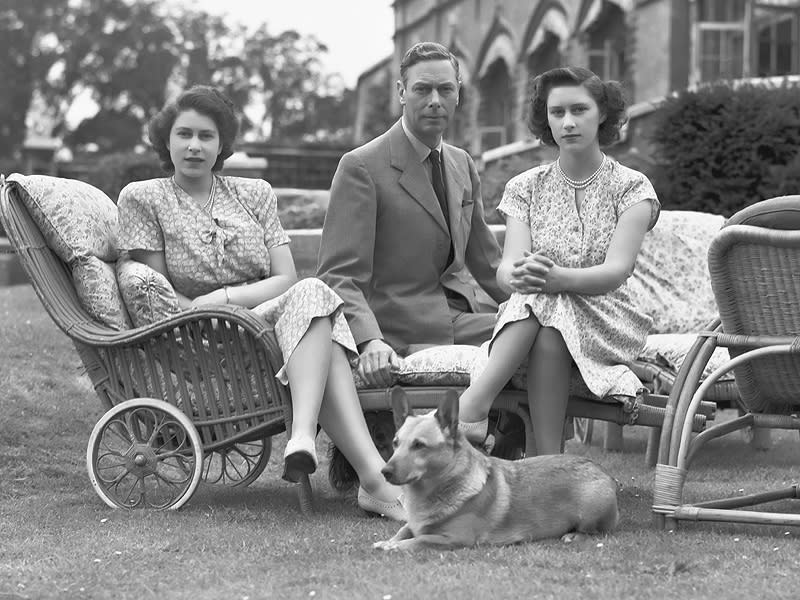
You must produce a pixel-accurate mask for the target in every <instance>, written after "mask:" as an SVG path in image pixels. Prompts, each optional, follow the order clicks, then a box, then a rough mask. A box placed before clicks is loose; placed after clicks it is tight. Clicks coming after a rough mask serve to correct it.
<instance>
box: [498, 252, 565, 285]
mask: <svg viewBox="0 0 800 600" xmlns="http://www.w3.org/2000/svg"><path fill="white" fill-rule="evenodd" d="M560 274H561V268H560V267H559V266H558V265H557V264H555V263H554V262H553V261H552V260H550V259H549V258H547V257H546V256H544V255H543V254H538V253H536V254H534V253H533V252H528V251H527V250H525V251H524V252H523V256H522V258H520V259H519V260H517V261H514V269H513V270H512V271H511V280H510V281H509V283H510V285H511V287H512V288H513V289H514V291H516V292H519V293H520V294H541V293H545V294H555V293H557V292H560V291H562V290H563V287H562V286H561V284H560Z"/></svg>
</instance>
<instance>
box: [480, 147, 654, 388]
mask: <svg viewBox="0 0 800 600" xmlns="http://www.w3.org/2000/svg"><path fill="white" fill-rule="evenodd" d="M642 201H647V202H650V203H651V205H652V208H651V211H652V217H651V219H650V224H649V226H648V229H652V228H653V226H654V225H655V223H656V221H657V219H658V214H659V211H660V204H659V202H658V199H657V198H656V194H655V190H654V189H653V186H652V185H651V183H650V181H649V180H648V179H647V177H645V176H644V175H642V174H641V173H639V172H638V171H634V170H633V169H629V168H628V167H625V166H623V165H621V164H619V163H618V162H617V161H615V160H613V159H611V158H610V157H608V159H607V160H606V163H605V165H604V166H603V167H602V171H601V172H600V175H599V176H598V178H597V180H596V181H595V182H594V183H592V184H591V185H590V186H589V187H588V188H586V190H585V196H584V199H583V201H582V202H581V204H580V209H578V207H577V205H576V203H575V192H574V190H573V189H572V188H571V187H569V186H568V185H567V184H566V183H565V182H564V180H563V178H562V177H561V176H560V175H559V173H558V170H557V168H556V165H555V163H552V164H548V165H542V166H539V167H535V168H533V169H530V170H528V171H525V172H524V173H521V174H520V175H517V176H516V177H514V178H513V179H511V180H510V181H509V182H508V184H507V185H506V188H505V192H504V194H503V199H502V200H501V202H500V204H499V206H498V207H497V210H498V211H500V212H502V213H504V214H505V215H507V216H509V217H513V218H514V219H517V220H518V221H521V222H523V223H526V224H527V225H529V226H530V230H531V249H532V251H533V252H541V253H542V254H544V255H545V256H547V257H549V258H551V259H552V260H554V261H555V262H556V264H559V265H561V266H564V267H573V268H582V267H591V266H594V265H598V264H601V263H603V261H604V260H605V256H606V251H607V250H608V246H609V244H610V243H611V238H612V236H613V234H614V230H615V229H616V226H617V220H618V218H619V215H621V214H622V213H623V212H624V211H626V210H627V209H628V208H630V207H631V206H633V205H634V204H637V203H639V202H642ZM629 281H630V280H628V281H626V282H625V283H623V284H622V285H621V286H620V287H619V288H617V289H616V290H613V291H611V292H608V293H607V294H602V295H584V294H575V293H566V292H562V293H558V294H519V293H514V294H512V295H511V297H510V298H509V299H508V301H507V302H505V303H503V305H501V307H500V310H499V312H498V318H497V323H496V325H495V329H494V333H493V335H492V342H493V341H494V339H495V338H496V337H497V335H498V333H499V332H500V331H501V330H502V329H503V327H505V326H506V325H507V324H508V323H511V322H514V321H520V320H524V319H527V318H529V317H530V316H531V315H533V316H535V317H536V319H537V320H538V321H539V323H541V325H542V326H544V327H553V328H555V329H557V330H558V331H559V332H560V333H561V335H562V337H563V338H564V341H565V343H566V345H567V348H568V349H569V352H570V355H571V356H572V358H573V360H574V362H575V364H576V365H577V367H578V370H579V371H580V374H581V376H582V378H583V380H584V382H585V383H586V386H587V387H588V388H589V390H590V391H591V392H592V393H593V394H594V395H596V396H597V397H599V398H604V397H606V396H628V397H633V396H636V394H637V393H638V391H639V390H640V389H641V387H642V385H641V382H640V381H639V379H638V378H637V377H636V376H635V375H634V374H633V372H632V371H631V370H630V368H629V367H628V366H627V365H628V364H630V362H632V361H633V360H634V359H635V358H636V356H637V355H638V353H639V351H640V350H641V349H642V347H643V346H644V343H645V340H646V337H647V334H648V332H649V330H650V327H651V325H652V319H651V318H650V317H649V316H648V315H647V314H645V313H644V312H642V311H641V309H640V308H639V307H638V305H637V303H636V301H635V298H634V297H633V295H632V293H631V291H630V286H629Z"/></svg>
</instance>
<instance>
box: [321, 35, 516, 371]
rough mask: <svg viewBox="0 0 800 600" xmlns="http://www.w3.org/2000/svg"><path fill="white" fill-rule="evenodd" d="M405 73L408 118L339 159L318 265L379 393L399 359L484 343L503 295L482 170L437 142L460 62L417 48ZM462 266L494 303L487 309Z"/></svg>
mask: <svg viewBox="0 0 800 600" xmlns="http://www.w3.org/2000/svg"><path fill="white" fill-rule="evenodd" d="M400 77H401V78H400V80H399V81H398V82H397V91H398V95H399V99H400V104H401V106H402V108H403V115H402V118H401V119H400V120H399V121H398V122H397V123H396V124H395V125H394V126H393V127H392V128H391V129H389V131H387V132H386V133H384V134H383V135H380V136H379V137H377V138H376V139H374V140H372V141H370V142H368V143H367V144H365V145H363V146H361V147H359V148H356V149H355V150H353V151H351V152H348V153H347V154H345V155H344V156H343V157H342V159H341V161H340V162H339V166H338V168H337V170H336V174H335V175H334V177H333V182H332V184H331V196H330V204H329V206H328V212H327V215H326V217H325V224H324V227H323V230H322V241H321V246H320V253H319V261H318V269H317V274H318V276H319V277H320V278H321V279H322V280H323V281H325V283H327V284H328V285H329V286H330V287H331V288H333V289H334V290H335V291H336V292H337V293H338V294H339V295H340V296H341V297H342V299H343V300H344V302H345V308H344V310H345V314H346V316H347V320H348V322H349V324H350V328H351V330H352V332H353V336H354V338H355V341H356V344H357V345H358V349H359V352H360V353H361V356H360V367H359V370H360V373H361V375H362V376H363V378H364V379H365V380H366V381H367V382H368V383H369V384H371V385H373V386H385V385H389V384H390V383H391V372H390V370H391V365H393V364H397V363H398V356H404V355H406V354H409V353H411V352H413V351H414V350H416V349H419V348H422V347H424V346H429V345H446V344H473V345H479V344H481V343H482V342H484V341H486V340H488V339H489V337H490V336H491V332H492V328H493V326H494V322H495V312H496V303H499V302H502V301H503V300H505V299H506V294H505V293H504V292H503V291H502V290H501V289H500V287H499V286H498V285H497V282H496V280H495V273H496V271H497V266H498V264H499V261H500V254H501V253H500V248H499V246H498V244H497V241H496V240H495V237H494V235H493V234H492V232H491V231H490V230H489V228H488V227H487V225H486V221H485V220H484V216H483V206H482V203H481V195H480V181H479V179H478V172H477V170H476V168H475V165H474V163H473V161H472V159H471V158H470V156H469V154H467V153H466V152H465V151H464V150H461V149H459V148H456V147H455V146H451V145H449V144H446V143H443V141H442V134H443V133H444V131H445V129H446V128H447V125H448V124H449V122H450V120H451V119H452V117H453V114H454V112H455V110H456V106H457V104H458V95H459V87H460V79H459V65H458V60H457V59H456V58H455V56H453V54H451V53H450V52H449V51H448V50H447V49H446V48H445V47H444V46H441V45H440V44H435V43H431V42H422V43H419V44H416V45H414V46H413V47H412V48H410V49H409V50H408V52H407V53H406V55H405V56H404V58H403V60H402V62H401V63H400ZM465 265H466V267H467V268H468V269H469V271H470V272H471V274H472V276H473V277H474V280H475V281H477V282H478V284H479V285H480V287H481V288H482V289H483V290H484V292H485V294H488V297H489V298H491V299H492V300H493V301H494V302H491V300H490V301H489V302H488V303H485V302H483V303H482V302H481V296H483V298H486V296H485V295H482V294H480V293H479V291H478V290H476V288H475V287H474V284H472V283H471V281H470V279H469V277H468V276H467V275H466V274H465V273H464V271H463V269H464V266H465Z"/></svg>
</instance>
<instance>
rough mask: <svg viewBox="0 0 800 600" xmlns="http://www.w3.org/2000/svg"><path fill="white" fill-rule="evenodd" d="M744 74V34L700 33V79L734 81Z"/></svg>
mask: <svg viewBox="0 0 800 600" xmlns="http://www.w3.org/2000/svg"><path fill="white" fill-rule="evenodd" d="M743 74H744V32H743V31H736V30H728V31H724V30H723V31H720V30H716V31H714V30H711V31H701V32H700V78H701V79H702V80H703V81H713V80H715V79H734V78H738V77H742V76H743Z"/></svg>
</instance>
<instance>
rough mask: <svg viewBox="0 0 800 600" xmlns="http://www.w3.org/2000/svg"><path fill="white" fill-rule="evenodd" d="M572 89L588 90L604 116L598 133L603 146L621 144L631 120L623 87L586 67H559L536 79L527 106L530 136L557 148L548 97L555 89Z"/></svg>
mask: <svg viewBox="0 0 800 600" xmlns="http://www.w3.org/2000/svg"><path fill="white" fill-rule="evenodd" d="M569 85H573V86H578V85H580V86H583V87H584V88H586V91H588V92H589V94H590V95H591V97H592V98H594V101H595V102H596V103H597V107H598V108H599V109H600V113H601V114H603V115H605V120H604V121H603V122H602V123H600V127H599V128H598V130H597V139H598V141H599V142H600V145H601V146H608V145H610V144H613V143H614V142H616V141H617V140H619V130H620V128H621V127H622V126H623V125H624V124H625V122H626V121H627V120H628V116H627V113H626V112H625V108H626V102H625V96H624V94H623V91H622V85H621V84H620V83H619V82H618V81H603V80H602V79H600V78H599V77H598V76H597V75H595V74H594V73H593V72H592V71H590V70H589V69H584V68H583V67H558V68H556V69H550V70H549V71H545V72H544V73H542V74H541V75H538V76H536V77H535V78H534V80H533V82H532V84H531V88H532V90H533V92H532V94H531V99H530V103H529V105H528V129H530V131H531V133H533V135H535V136H536V137H538V138H539V139H541V140H542V143H544V144H547V145H548V146H555V145H557V144H556V141H555V139H554V138H553V132H552V131H550V124H549V123H548V122H547V97H548V96H549V95H550V90H552V89H553V88H554V87H559V86H569Z"/></svg>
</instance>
